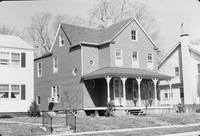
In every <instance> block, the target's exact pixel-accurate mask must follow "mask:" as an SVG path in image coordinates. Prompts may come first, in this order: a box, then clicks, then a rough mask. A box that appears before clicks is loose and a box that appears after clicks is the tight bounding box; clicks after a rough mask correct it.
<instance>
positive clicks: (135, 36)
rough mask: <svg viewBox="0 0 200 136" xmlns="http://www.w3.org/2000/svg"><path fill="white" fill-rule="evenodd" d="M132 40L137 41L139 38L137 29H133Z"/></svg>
mask: <svg viewBox="0 0 200 136" xmlns="http://www.w3.org/2000/svg"><path fill="white" fill-rule="evenodd" d="M131 40H132V41H137V40H138V37H137V31H136V30H131Z"/></svg>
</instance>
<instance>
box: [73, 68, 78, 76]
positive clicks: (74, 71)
mask: <svg viewBox="0 0 200 136" xmlns="http://www.w3.org/2000/svg"><path fill="white" fill-rule="evenodd" d="M77 72H78V69H77V68H74V69H73V70H72V74H73V75H74V76H76V74H77Z"/></svg>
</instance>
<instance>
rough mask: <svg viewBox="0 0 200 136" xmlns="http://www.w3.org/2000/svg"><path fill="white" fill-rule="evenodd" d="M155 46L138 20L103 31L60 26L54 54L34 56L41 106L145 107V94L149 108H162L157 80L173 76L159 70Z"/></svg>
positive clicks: (85, 107)
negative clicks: (107, 105) (148, 99)
mask: <svg viewBox="0 0 200 136" xmlns="http://www.w3.org/2000/svg"><path fill="white" fill-rule="evenodd" d="M157 49H158V47H157V46H156V45H155V43H154V42H153V41H152V39H151V38H150V37H149V35H148V34H147V33H146V32H145V30H144V29H143V28H142V26H141V25H140V24H139V22H138V21H137V20H136V19H135V18H131V19H128V20H125V21H122V22H120V23H117V24H114V25H112V26H110V27H108V28H106V29H102V30H96V29H90V28H86V27H79V26H73V25H69V24H61V25H60V26H59V28H58V31H57V34H56V36H55V39H54V42H53V46H52V48H51V51H50V53H48V54H46V55H44V56H42V57H39V58H36V59H35V64H34V65H35V97H36V98H35V99H36V101H37V103H38V105H39V107H40V110H48V108H49V105H50V104H49V103H50V102H54V105H53V110H63V109H67V108H70V107H71V108H76V109H84V110H86V109H90V108H91V109H92V108H97V107H105V106H106V104H107V102H110V101H111V100H112V101H114V102H115V105H117V106H123V107H141V106H144V99H145V97H144V96H145V92H149V94H148V96H149V97H150V98H151V100H152V102H151V106H159V102H158V99H157V98H159V92H158V89H157V84H158V80H168V79H171V77H170V76H166V75H163V74H159V73H158V67H157ZM142 89H143V90H142ZM148 90H150V91H148ZM50 107H51V106H50ZM51 108H52V107H51ZM51 108H50V109H51Z"/></svg>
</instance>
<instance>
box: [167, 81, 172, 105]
mask: <svg viewBox="0 0 200 136" xmlns="http://www.w3.org/2000/svg"><path fill="white" fill-rule="evenodd" d="M167 82H168V83H169V99H170V106H172V83H171V80H167Z"/></svg>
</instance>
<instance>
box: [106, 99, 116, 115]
mask: <svg viewBox="0 0 200 136" xmlns="http://www.w3.org/2000/svg"><path fill="white" fill-rule="evenodd" d="M115 110H116V108H115V103H114V101H110V102H108V103H107V106H106V112H105V116H107V117H111V116H115V115H114V111H115Z"/></svg>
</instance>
